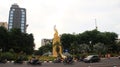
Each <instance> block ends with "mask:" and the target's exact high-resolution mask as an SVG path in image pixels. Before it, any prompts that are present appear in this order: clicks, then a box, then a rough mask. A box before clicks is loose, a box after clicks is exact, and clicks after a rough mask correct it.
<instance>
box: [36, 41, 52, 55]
mask: <svg viewBox="0 0 120 67" xmlns="http://www.w3.org/2000/svg"><path fill="white" fill-rule="evenodd" d="M47 52H52V44H51V43H50V44H46V45H45V46H41V47H40V48H39V50H38V51H37V52H36V53H35V54H36V55H43V54H44V53H47Z"/></svg>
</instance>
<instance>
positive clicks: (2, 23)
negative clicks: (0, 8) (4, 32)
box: [0, 22, 8, 29]
mask: <svg viewBox="0 0 120 67" xmlns="http://www.w3.org/2000/svg"><path fill="white" fill-rule="evenodd" d="M0 26H3V27H5V28H6V29H8V24H7V22H0Z"/></svg>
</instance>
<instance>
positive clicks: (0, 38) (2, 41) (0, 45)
mask: <svg viewBox="0 0 120 67" xmlns="http://www.w3.org/2000/svg"><path fill="white" fill-rule="evenodd" d="M7 44H8V31H7V29H6V28H4V27H1V26H0V49H2V51H6V50H7V48H8V46H7Z"/></svg>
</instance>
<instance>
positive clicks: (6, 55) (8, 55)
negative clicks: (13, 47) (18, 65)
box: [1, 52, 15, 60]
mask: <svg viewBox="0 0 120 67" xmlns="http://www.w3.org/2000/svg"><path fill="white" fill-rule="evenodd" d="M1 59H4V60H5V59H7V60H14V59H15V58H14V55H13V54H12V53H10V52H5V53H2V54H1Z"/></svg>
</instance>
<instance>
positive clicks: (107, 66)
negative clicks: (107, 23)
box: [0, 57, 120, 67]
mask: <svg viewBox="0 0 120 67" xmlns="http://www.w3.org/2000/svg"><path fill="white" fill-rule="evenodd" d="M0 67H120V59H118V58H117V57H112V58H110V59H107V58H104V59H101V61H100V62H97V63H84V62H75V63H74V64H72V65H64V64H63V63H42V65H41V66H39V65H27V64H26V63H24V64H14V63H6V64H0Z"/></svg>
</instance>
